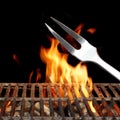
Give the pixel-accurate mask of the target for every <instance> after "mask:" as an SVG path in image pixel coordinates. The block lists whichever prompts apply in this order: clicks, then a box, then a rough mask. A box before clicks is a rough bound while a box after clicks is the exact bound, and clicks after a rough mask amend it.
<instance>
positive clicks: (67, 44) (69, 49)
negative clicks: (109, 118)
mask: <svg viewBox="0 0 120 120" xmlns="http://www.w3.org/2000/svg"><path fill="white" fill-rule="evenodd" d="M45 25H46V27H47V28H48V29H49V31H50V32H51V33H52V34H53V36H54V37H55V38H56V39H57V40H59V41H60V43H61V44H62V45H63V46H64V47H65V48H66V49H67V50H68V51H69V52H70V53H71V54H73V52H74V51H75V48H74V47H73V46H72V45H70V44H69V43H68V42H67V41H66V40H65V39H63V38H62V37H61V36H60V35H59V34H58V33H56V32H55V31H54V30H53V29H52V28H51V27H50V26H49V25H48V24H46V23H45Z"/></svg>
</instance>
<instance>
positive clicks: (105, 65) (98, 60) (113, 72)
mask: <svg viewBox="0 0 120 120" xmlns="http://www.w3.org/2000/svg"><path fill="white" fill-rule="evenodd" d="M94 62H95V63H97V64H98V65H100V66H101V67H102V68H104V69H105V70H106V71H108V72H109V73H110V74H111V75H113V76H114V77H115V78H117V79H118V80H119V81H120V72H119V71H118V70H116V69H115V68H114V67H112V66H111V65H109V64H108V63H106V62H105V61H104V60H103V59H101V58H100V57H99V56H98V55H96V56H95V57H94Z"/></svg>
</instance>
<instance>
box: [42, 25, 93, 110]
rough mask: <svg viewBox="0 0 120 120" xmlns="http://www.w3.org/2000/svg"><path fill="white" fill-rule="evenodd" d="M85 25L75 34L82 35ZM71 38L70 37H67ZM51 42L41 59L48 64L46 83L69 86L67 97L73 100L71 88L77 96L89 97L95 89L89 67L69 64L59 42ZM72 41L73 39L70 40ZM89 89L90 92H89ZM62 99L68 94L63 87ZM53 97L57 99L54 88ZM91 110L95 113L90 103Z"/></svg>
mask: <svg viewBox="0 0 120 120" xmlns="http://www.w3.org/2000/svg"><path fill="white" fill-rule="evenodd" d="M82 28H83V24H80V25H79V26H78V27H77V28H76V29H75V32H78V33H81V29H82ZM66 37H69V38H70V36H68V35H67V36H66ZM49 40H50V41H51V46H50V48H45V47H43V46H42V47H41V48H40V57H41V60H42V61H43V62H44V63H45V64H46V81H45V82H47V83H59V84H66V83H67V84H68V85H69V86H67V95H68V97H69V98H70V99H71V101H72V100H73V93H72V92H71V89H72V88H71V87H73V89H74V93H75V96H76V97H77V98H79V97H82V96H84V97H89V96H90V92H91V91H92V89H93V84H92V79H91V77H89V76H88V71H87V66H86V65H85V64H82V62H79V63H78V64H77V65H76V66H72V65H71V64H69V63H68V62H67V60H68V54H67V53H62V52H60V51H59V50H58V45H59V41H58V40H56V39H55V38H52V37H49ZM69 40H72V39H69ZM88 87H89V91H88ZM59 91H60V97H65V95H66V93H64V90H63V89H62V87H59ZM51 92H52V95H53V96H54V97H56V96H57V95H56V93H55V90H54V88H52V89H51ZM88 103H89V105H90V108H91V110H92V111H93V112H95V109H94V107H93V106H92V102H91V101H89V102H88Z"/></svg>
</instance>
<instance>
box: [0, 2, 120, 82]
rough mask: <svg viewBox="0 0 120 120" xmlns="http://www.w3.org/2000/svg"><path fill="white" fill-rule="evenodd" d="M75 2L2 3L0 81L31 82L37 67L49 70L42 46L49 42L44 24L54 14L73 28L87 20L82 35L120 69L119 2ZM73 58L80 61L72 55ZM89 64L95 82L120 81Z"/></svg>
mask: <svg viewBox="0 0 120 120" xmlns="http://www.w3.org/2000/svg"><path fill="white" fill-rule="evenodd" d="M73 2H74V1H72V2H70V3H68V2H67V4H65V3H61V2H60V3H59V1H56V3H52V2H51V4H49V3H47V2H46V3H45V4H43V2H41V3H33V2H31V3H11V2H10V3H2V4H1V6H2V7H1V13H0V16H1V18H0V19H1V22H0V26H1V27H0V28H1V42H0V82H28V78H29V77H28V76H29V74H30V72H31V71H32V70H35V69H36V68H40V69H41V70H42V72H43V74H44V73H45V65H44V64H43V63H42V62H41V60H40V57H39V48H40V46H41V45H47V44H48V41H47V37H46V36H47V34H49V32H48V29H47V28H46V27H45V25H44V23H45V22H49V21H50V19H49V17H50V16H53V17H55V18H57V19H58V20H60V21H61V22H63V23H64V24H66V25H67V26H69V27H71V28H72V29H74V28H76V27H77V26H78V25H79V24H80V23H84V25H85V27H84V29H83V31H82V33H81V34H82V36H83V37H85V38H86V39H87V40H88V41H89V42H91V44H93V45H94V46H96V47H97V48H98V51H99V54H100V56H101V58H103V59H104V60H105V61H106V62H107V63H109V64H111V65H112V66H114V67H115V68H116V69H117V70H119V71H120V62H119V61H120V57H119V56H120V55H119V54H120V53H119V51H120V45H119V44H120V43H119V40H120V38H119V35H120V32H119V31H120V30H119V29H120V18H119V13H120V12H119V11H120V10H119V9H120V8H119V4H118V3H113V2H111V3H110V2H109V3H106V4H105V3H104V2H101V3H100V2H96V3H95V2H92V1H89V2H86V1H85V2H84V3H83V1H79V2H77V1H76V3H73ZM58 3H59V4H58ZM70 4H71V5H70ZM57 5H59V6H57ZM90 27H94V28H96V33H95V34H89V33H87V32H86V29H87V28H90ZM13 54H16V55H17V57H18V59H19V61H20V63H19V64H18V63H16V61H14V60H13ZM71 59H72V62H73V61H76V59H75V58H74V57H73V58H72V56H71ZM86 64H87V65H88V72H89V75H90V76H91V77H92V78H93V81H94V82H119V81H118V80H117V79H116V78H114V77H113V76H112V75H110V74H109V73H107V72H106V71H104V70H103V69H101V68H100V67H99V66H97V65H95V64H93V63H86Z"/></svg>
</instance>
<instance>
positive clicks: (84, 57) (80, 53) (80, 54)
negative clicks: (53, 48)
mask: <svg viewBox="0 0 120 120" xmlns="http://www.w3.org/2000/svg"><path fill="white" fill-rule="evenodd" d="M50 18H51V19H52V20H53V21H54V22H55V23H57V24H58V25H59V26H60V27H61V28H62V29H63V30H64V31H66V32H67V33H68V34H70V35H71V36H72V37H73V38H74V39H75V40H76V41H78V43H79V44H80V45H81V48H80V49H75V48H74V47H73V46H72V45H71V44H69V43H68V42H67V41H66V40H65V39H64V38H63V37H61V36H60V35H59V34H58V33H57V32H55V31H54V30H53V29H52V28H51V27H50V26H49V25H48V24H47V23H45V25H46V27H47V28H48V30H49V31H50V32H51V33H52V35H53V36H54V37H55V38H56V39H57V40H59V41H60V43H61V44H62V45H63V46H64V47H65V48H66V50H67V51H68V52H69V53H70V54H71V55H73V56H75V57H76V58H77V59H79V60H80V61H83V62H87V61H89V62H94V63H96V64H98V65H99V66H101V67H102V68H103V69H104V70H106V71H107V72H109V73H110V74H111V75H113V76H114V77H115V78H117V79H118V80H119V81H120V72H119V71H118V70H116V69H115V68H114V67H112V66H111V65H109V64H108V63H107V62H105V61H104V60H103V59H102V58H101V57H100V56H99V54H98V52H97V48H96V47H94V46H93V45H91V44H90V43H89V42H88V41H87V40H86V39H85V38H83V37H82V36H81V35H79V34H77V33H76V32H74V31H73V30H72V29H70V28H69V27H67V26H66V25H65V24H63V23H62V22H60V21H58V20H57V19H55V18H53V17H50Z"/></svg>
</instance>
